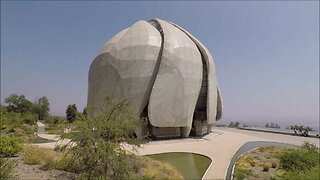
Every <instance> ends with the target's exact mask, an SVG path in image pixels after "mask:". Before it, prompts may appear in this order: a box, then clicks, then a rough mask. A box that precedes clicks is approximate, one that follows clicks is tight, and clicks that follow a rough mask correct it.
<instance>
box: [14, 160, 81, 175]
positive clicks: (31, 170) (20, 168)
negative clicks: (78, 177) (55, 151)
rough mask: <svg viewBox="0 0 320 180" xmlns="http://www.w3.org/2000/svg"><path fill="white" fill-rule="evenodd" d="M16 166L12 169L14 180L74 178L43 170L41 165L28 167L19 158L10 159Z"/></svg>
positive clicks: (62, 172) (63, 172)
mask: <svg viewBox="0 0 320 180" xmlns="http://www.w3.org/2000/svg"><path fill="white" fill-rule="evenodd" d="M12 159H13V160H14V161H15V162H16V163H17V166H16V167H15V168H14V173H13V175H14V179H28V180H29V179H30V180H40V179H41V180H42V179H59V180H69V179H75V177H74V176H73V175H72V174H71V173H68V172H65V171H59V170H43V169H42V168H41V167H42V165H28V164H24V163H23V161H22V160H21V158H20V157H17V158H12Z"/></svg>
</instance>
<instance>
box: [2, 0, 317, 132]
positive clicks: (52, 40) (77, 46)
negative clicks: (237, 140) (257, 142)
mask: <svg viewBox="0 0 320 180" xmlns="http://www.w3.org/2000/svg"><path fill="white" fill-rule="evenodd" d="M152 18H160V19H164V20H169V21H172V22H175V23H177V24H178V25H180V26H182V27H184V28H185V29H187V30H188V31H189V32H190V33H192V34H193V35H194V36H196V37H197V38H198V39H199V40H200V41H201V42H203V44H204V45H206V47H207V48H208V49H209V50H210V51H211V52H212V54H213V56H214V60H215V65H216V68H217V76H218V81H219V84H220V88H221V93H222V98H223V106H224V114H223V118H222V121H221V122H227V121H231V120H232V121H237V120H238V121H243V122H245V121H246V122H264V121H269V122H280V123H284V122H288V123H289V124H292V123H303V124H306V125H307V124H308V125H313V126H315V125H317V124H318V123H319V1H308V2H297V1H291V2H290V1H272V2H256V1H240V2H232V1H227V2H222V1H212V2H209V1H205V2H191V1H187V2H181V1H179V2H169V1H165V2H145V1H139V2H98V1H96V2H84V1H81V2H75V1H70V2H62V1H57V2H48V1H47V2H37V1H30V2H24V1H16V2H3V1H1V102H3V99H4V98H5V97H7V96H9V95H10V94H12V93H17V94H24V95H25V96H26V97H27V98H28V99H29V100H31V101H34V100H35V98H36V97H42V96H47V97H48V98H49V101H50V108H51V114H56V115H64V114H65V109H66V107H67V105H68V104H73V103H75V104H77V106H78V109H79V110H82V109H83V107H84V106H85V104H86V100H87V91H88V87H87V86H88V82H87V81H88V70H89V66H90V63H91V62H92V60H93V59H94V57H95V55H96V53H97V52H98V51H99V49H100V48H101V47H102V46H103V44H104V43H105V42H106V41H107V40H108V39H110V38H111V37H112V36H113V35H114V34H116V33H117V32H118V31H120V30H122V29H124V28H126V27H128V26H130V25H132V24H133V23H134V22H136V21H138V20H149V19H152Z"/></svg>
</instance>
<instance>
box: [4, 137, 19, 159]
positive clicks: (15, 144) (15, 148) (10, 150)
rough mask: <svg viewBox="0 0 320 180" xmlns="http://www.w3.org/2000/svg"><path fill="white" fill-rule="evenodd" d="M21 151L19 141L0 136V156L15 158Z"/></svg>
mask: <svg viewBox="0 0 320 180" xmlns="http://www.w3.org/2000/svg"><path fill="white" fill-rule="evenodd" d="M21 150H22V146H21V140H20V139H19V138H17V137H14V136H7V135H1V143H0V156H2V157H12V156H16V155H17V154H18V153H19V152H20V151H21Z"/></svg>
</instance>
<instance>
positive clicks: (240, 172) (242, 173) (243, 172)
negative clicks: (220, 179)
mask: <svg viewBox="0 0 320 180" xmlns="http://www.w3.org/2000/svg"><path fill="white" fill-rule="evenodd" d="M252 174H253V173H252V171H251V170H250V169H246V168H244V167H241V166H236V168H235V172H234V177H235V178H237V179H238V180H242V179H244V178H246V177H248V176H250V175H252Z"/></svg>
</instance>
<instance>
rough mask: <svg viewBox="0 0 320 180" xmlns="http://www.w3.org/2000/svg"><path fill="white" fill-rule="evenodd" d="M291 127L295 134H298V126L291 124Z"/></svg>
mask: <svg viewBox="0 0 320 180" xmlns="http://www.w3.org/2000/svg"><path fill="white" fill-rule="evenodd" d="M290 128H291V129H292V130H293V131H294V135H297V129H298V126H297V125H296V124H295V125H293V126H290Z"/></svg>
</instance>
